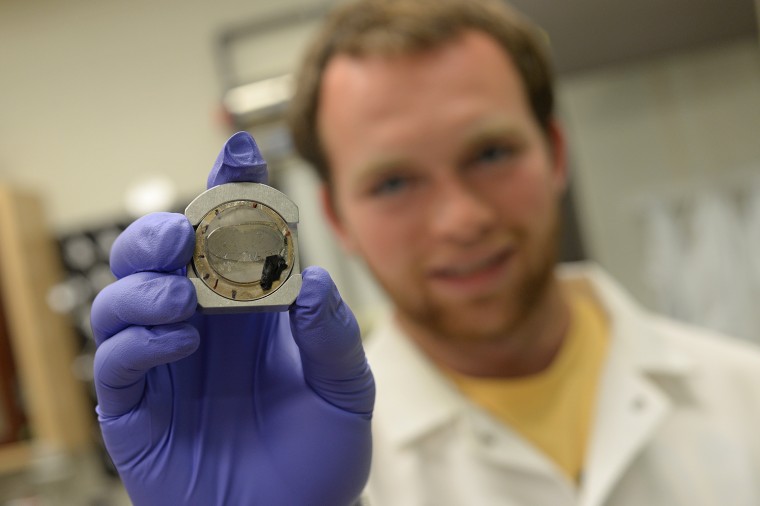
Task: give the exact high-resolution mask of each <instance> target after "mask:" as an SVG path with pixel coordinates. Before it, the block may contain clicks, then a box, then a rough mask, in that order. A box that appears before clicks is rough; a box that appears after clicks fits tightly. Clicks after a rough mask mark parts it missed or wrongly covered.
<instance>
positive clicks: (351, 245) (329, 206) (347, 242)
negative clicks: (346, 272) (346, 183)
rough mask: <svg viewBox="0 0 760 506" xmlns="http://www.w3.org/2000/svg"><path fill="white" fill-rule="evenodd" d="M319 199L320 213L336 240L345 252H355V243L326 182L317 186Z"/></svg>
mask: <svg viewBox="0 0 760 506" xmlns="http://www.w3.org/2000/svg"><path fill="white" fill-rule="evenodd" d="M319 200H320V204H321V205H322V213H323V214H324V216H325V218H326V219H327V223H328V224H329V225H330V228H331V229H332V231H333V233H334V234H335V236H336V237H337V238H338V241H340V245H341V246H342V247H343V249H344V250H345V251H346V252H347V253H351V254H353V253H356V244H355V242H354V240H353V238H352V237H351V234H350V233H349V232H348V229H347V228H346V225H345V223H344V222H343V220H342V219H341V217H340V213H338V209H337V208H336V206H335V198H334V196H333V192H332V191H331V190H330V188H329V187H328V185H327V184H326V183H322V184H321V185H320V187H319Z"/></svg>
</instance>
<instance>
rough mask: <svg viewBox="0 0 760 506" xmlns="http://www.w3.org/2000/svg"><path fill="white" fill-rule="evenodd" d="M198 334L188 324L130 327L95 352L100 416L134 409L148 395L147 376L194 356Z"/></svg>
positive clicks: (117, 414) (198, 339) (96, 389)
mask: <svg viewBox="0 0 760 506" xmlns="http://www.w3.org/2000/svg"><path fill="white" fill-rule="evenodd" d="M199 342H200V338H199V336H198V330H197V329H195V327H193V326H192V325H190V324H187V323H175V324H171V325H161V326H158V327H152V328H147V327H137V326H135V327H128V328H126V329H124V330H123V331H121V332H119V333H118V334H116V335H115V336H113V337H112V338H111V339H108V340H107V341H105V342H103V344H101V345H100V347H99V348H98V349H97V351H96V352H95V366H94V373H95V392H96V393H97V396H98V412H99V413H100V415H101V416H105V417H109V416H120V415H123V414H124V413H127V412H128V411H130V410H131V409H132V408H134V407H135V406H136V405H137V403H139V402H140V400H141V399H142V396H143V393H144V391H145V374H146V373H147V371H149V370H150V369H152V368H153V367H156V366H159V365H162V364H168V363H170V362H174V361H176V360H179V359H181V358H184V357H187V356H188V355H190V354H191V353H193V352H194V351H195V350H196V349H197V348H198V344H199Z"/></svg>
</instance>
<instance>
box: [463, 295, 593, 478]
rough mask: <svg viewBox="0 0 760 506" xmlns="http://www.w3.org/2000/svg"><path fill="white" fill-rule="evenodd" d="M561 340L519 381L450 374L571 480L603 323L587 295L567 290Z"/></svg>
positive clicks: (588, 417) (582, 448) (582, 443)
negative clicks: (544, 362) (551, 355)
mask: <svg viewBox="0 0 760 506" xmlns="http://www.w3.org/2000/svg"><path fill="white" fill-rule="evenodd" d="M567 294H568V296H569V297H568V299H569V303H570V310H571V317H570V326H569V328H568V333H567V336H566V338H565V342H564V343H563V344H562V347H561V348H560V350H559V352H558V354H557V356H556V357H555V359H554V361H553V362H552V363H551V364H550V365H549V367H547V368H546V369H545V370H543V371H541V372H540V373H537V374H535V375H531V376H526V377H522V378H508V379H503V378H477V377H471V376H464V375H461V374H452V375H451V377H452V378H453V380H454V382H455V383H456V384H457V386H458V387H459V388H460V390H461V391H462V392H463V393H464V394H465V395H466V396H467V397H469V398H470V399H471V400H472V401H473V402H474V403H476V404H478V405H480V406H482V407H483V408H485V409H486V410H488V411H489V412H490V413H491V414H493V415H494V416H496V418H498V419H499V420H501V421H502V422H504V423H505V424H507V425H509V426H510V427H512V428H513V429H515V430H516V431H518V432H519V433H521V434H522V435H523V436H524V437H525V438H526V439H528V440H529V441H530V442H532V443H533V444H534V445H535V446H536V447H537V448H539V449H540V450H541V451H543V452H544V453H545V454H546V455H547V456H549V458H551V459H552V460H553V461H554V462H555V463H556V464H557V465H558V466H559V468H560V469H562V470H563V471H564V472H565V473H567V475H568V476H569V477H571V479H574V480H577V479H578V478H579V477H580V473H581V471H582V468H583V461H584V457H585V452H586V443H587V441H588V436H589V433H590V430H591V423H592V418H593V410H594V400H595V398H596V387H597V383H598V378H599V373H600V371H601V368H602V363H603V361H604V355H605V351H606V347H607V323H606V320H605V317H604V314H603V313H602V311H601V309H600V308H599V306H598V305H597V304H596V303H595V302H594V300H593V299H592V298H591V296H590V295H588V294H586V293H583V292H582V291H580V290H568V292H567Z"/></svg>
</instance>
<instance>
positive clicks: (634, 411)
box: [580, 354, 671, 506]
mask: <svg viewBox="0 0 760 506" xmlns="http://www.w3.org/2000/svg"><path fill="white" fill-rule="evenodd" d="M620 355H622V354H620ZM620 355H618V356H611V357H610V360H609V362H608V364H607V371H606V373H605V380H604V381H603V383H602V385H603V386H602V391H601V392H600V398H599V405H598V408H597V410H598V412H599V413H603V415H602V416H597V417H596V424H597V426H596V428H595V430H594V436H593V438H592V440H591V445H590V448H589V450H588V451H589V453H588V456H587V465H586V469H585V471H584V480H583V484H582V488H581V500H580V506H600V505H602V504H604V502H605V500H606V498H607V496H608V494H609V493H610V491H611V490H612V489H613V487H614V486H615V483H616V482H617V481H618V480H619V478H620V477H621V476H622V475H623V473H624V472H625V470H626V468H627V467H628V466H629V464H630V463H631V462H632V461H633V459H634V458H635V457H636V454H637V453H638V452H639V451H640V450H641V449H642V448H643V447H644V446H645V445H646V444H647V442H648V441H649V440H650V438H651V436H652V434H653V433H654V432H655V430H656V429H657V428H658V426H659V425H660V423H661V422H662V421H663V420H664V419H665V418H666V416H667V414H668V412H669V411H670V408H671V406H670V401H669V400H668V399H667V397H666V396H665V395H664V394H663V393H662V392H661V391H659V389H658V388H657V386H655V385H654V384H652V383H651V381H650V380H649V379H648V378H646V377H644V376H643V375H642V373H641V372H640V371H636V370H635V368H634V367H632V366H633V364H632V363H631V360H630V359H629V358H626V357H624V356H620Z"/></svg>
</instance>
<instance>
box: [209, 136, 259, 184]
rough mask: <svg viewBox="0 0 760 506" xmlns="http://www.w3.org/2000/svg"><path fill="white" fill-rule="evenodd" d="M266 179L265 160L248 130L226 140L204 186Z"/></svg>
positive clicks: (255, 181) (257, 181)
mask: <svg viewBox="0 0 760 506" xmlns="http://www.w3.org/2000/svg"><path fill="white" fill-rule="evenodd" d="M267 179H268V173H267V162H266V161H265V160H264V157H263V156H262V155H261V151H259V147H258V146H257V145H256V141H255V140H253V137H251V134H249V133H248V132H238V133H236V134H235V135H233V136H232V137H230V138H229V139H228V140H227V142H226V143H225V144H224V147H223V148H222V151H221V152H220V153H219V156H217V157H216V161H215V162H214V166H213V167H212V168H211V173H210V174H209V175H208V181H207V184H206V186H207V187H208V188H211V187H212V186H217V185H220V184H224V183H233V182H242V183H245V182H250V183H264V184H266V182H267Z"/></svg>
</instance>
